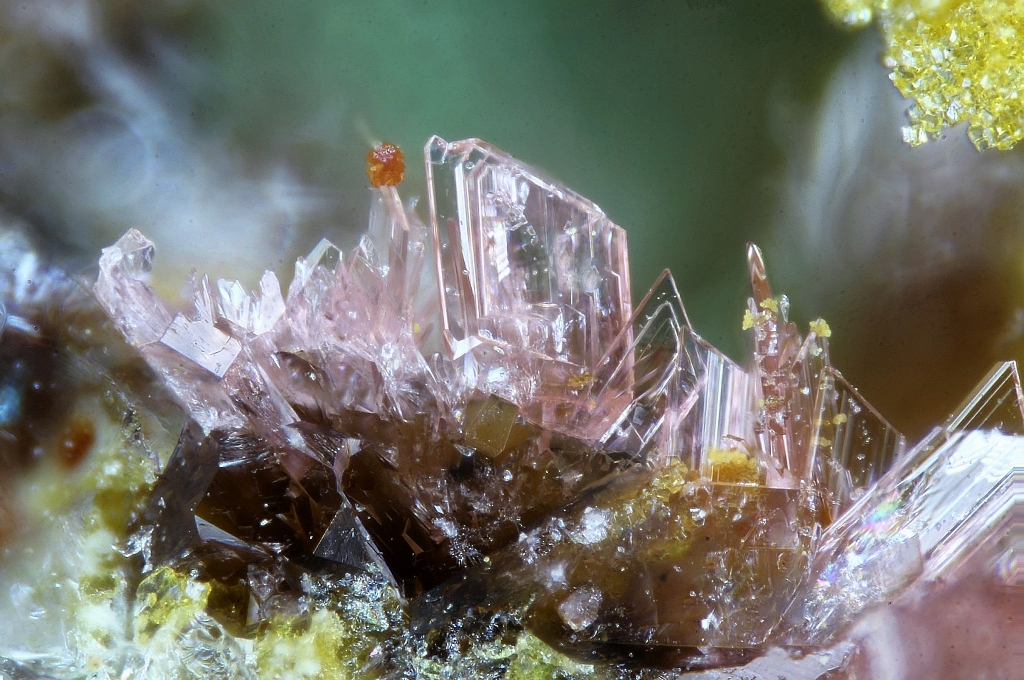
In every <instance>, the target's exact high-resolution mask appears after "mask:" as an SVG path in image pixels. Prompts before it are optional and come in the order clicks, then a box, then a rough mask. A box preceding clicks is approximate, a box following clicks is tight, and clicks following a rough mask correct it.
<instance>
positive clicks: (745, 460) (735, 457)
mask: <svg viewBox="0 0 1024 680" xmlns="http://www.w3.org/2000/svg"><path fill="white" fill-rule="evenodd" d="M708 464H709V465H710V466H711V479H712V480H714V481H716V482H726V483H730V484H758V483H760V481H761V468H760V466H759V465H758V464H757V460H756V459H755V458H754V457H753V456H749V455H747V453H746V452H744V451H735V450H724V449H711V450H710V451H708Z"/></svg>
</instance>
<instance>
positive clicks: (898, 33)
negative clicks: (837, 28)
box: [824, 0, 1024, 149]
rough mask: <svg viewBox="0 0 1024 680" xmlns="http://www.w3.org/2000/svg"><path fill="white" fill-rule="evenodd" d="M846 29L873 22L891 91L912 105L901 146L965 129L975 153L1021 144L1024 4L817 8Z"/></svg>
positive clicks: (859, 1)
mask: <svg viewBox="0 0 1024 680" xmlns="http://www.w3.org/2000/svg"><path fill="white" fill-rule="evenodd" d="M824 3H825V6H826V8H827V9H828V10H829V11H830V12H831V13H832V15H833V16H834V17H835V18H836V19H838V20H840V21H842V22H844V23H846V24H848V25H851V26H860V25H864V24H867V23H868V22H870V21H871V19H872V18H875V19H877V21H878V24H879V26H880V28H881V30H882V33H883V35H884V40H885V44H886V47H885V62H886V65H887V66H889V68H891V69H892V73H891V74H890V78H891V79H892V81H893V83H894V84H895V85H896V87H897V89H899V91H900V92H901V93H902V94H903V95H904V96H905V97H908V98H910V99H913V100H914V103H913V105H912V106H911V107H910V110H909V111H908V115H909V117H910V125H908V126H906V127H905V128H903V139H904V140H905V141H906V142H908V143H909V144H911V145H914V146H916V145H918V144H922V143H923V142H925V141H927V140H928V139H929V137H935V136H938V135H940V134H941V133H942V131H943V130H944V129H945V128H947V127H950V126H953V125H957V124H959V123H964V122H966V123H967V134H968V136H969V137H970V139H971V141H972V142H973V143H974V145H975V146H976V147H977V148H978V149H988V148H996V149H1010V148H1012V147H1013V146H1014V145H1015V144H1016V143H1017V142H1018V141H1019V140H1020V139H1021V138H1022V137H1024V102H1022V101H1021V97H1020V91H1021V85H1022V84H1024V53H1022V52H1021V48H1020V39H1021V36H1024V2H1020V1H1019V0H902V1H901V0H824Z"/></svg>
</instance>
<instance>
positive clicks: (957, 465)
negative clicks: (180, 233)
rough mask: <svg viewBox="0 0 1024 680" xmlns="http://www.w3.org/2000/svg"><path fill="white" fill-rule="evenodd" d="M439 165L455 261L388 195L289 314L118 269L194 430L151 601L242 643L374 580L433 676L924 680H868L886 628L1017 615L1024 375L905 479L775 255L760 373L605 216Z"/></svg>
mask: <svg viewBox="0 0 1024 680" xmlns="http://www.w3.org/2000/svg"><path fill="white" fill-rule="evenodd" d="M425 153H426V164H427V172H428V179H429V181H430V191H429V197H430V213H431V215H430V223H431V224H432V226H433V242H432V244H431V238H430V235H429V234H428V230H427V229H426V227H425V226H424V224H423V223H422V222H421V221H420V220H419V219H418V217H417V216H416V213H415V212H414V211H413V210H412V209H411V208H410V207H408V206H405V205H403V204H402V202H401V199H400V198H399V195H398V192H397V189H396V188H395V187H392V186H383V187H381V188H380V189H379V190H377V191H376V192H375V204H374V208H373V211H372V214H371V227H370V233H369V234H368V235H367V236H366V237H364V239H363V240H362V241H361V242H360V244H359V246H358V247H357V248H355V249H354V250H353V251H352V252H350V253H349V254H348V255H347V256H343V255H342V253H341V252H340V251H339V250H338V249H337V248H335V247H334V246H332V245H330V244H329V243H327V242H322V243H321V244H320V245H319V246H318V247H317V248H316V249H315V250H314V252H313V253H312V254H311V255H310V256H309V257H307V258H304V259H301V260H299V262H298V263H297V264H296V272H295V276H294V279H293V281H292V283H291V285H290V287H289V289H288V292H287V295H282V293H281V291H280V288H279V286H278V283H277V279H276V277H275V276H274V275H273V274H272V273H269V272H268V273H267V274H265V275H264V277H263V279H262V280H261V283H260V291H259V293H258V294H252V295H249V294H246V293H245V292H244V290H243V289H242V287H241V285H239V284H237V283H228V282H224V281H220V282H218V283H217V284H215V285H211V284H210V283H209V281H208V279H206V278H205V277H203V278H198V277H195V276H193V277H192V280H191V284H190V285H191V290H192V295H191V301H190V304H189V306H188V307H187V308H186V309H183V310H173V309H171V308H170V307H169V306H167V305H166V304H165V303H163V302H162V301H160V300H159V299H158V298H157V297H156V296H155V294H154V293H153V291H152V290H151V289H150V288H149V287H148V285H147V284H146V277H147V276H148V273H149V269H150V266H151V261H152V253H153V245H152V243H150V242H149V241H147V240H146V239H145V237H143V236H142V235H141V234H139V233H138V232H135V231H132V232H129V233H128V234H126V235H125V236H124V237H123V238H122V239H121V241H119V242H118V243H117V244H115V245H114V246H112V247H111V248H108V249H106V250H105V251H104V254H103V257H102V258H101V263H100V264H101V271H100V277H99V280H98V281H97V283H96V285H95V288H94V290H95V294H96V297H97V299H98V300H99V301H100V303H101V304H102V305H103V307H104V308H105V310H106V311H107V313H108V314H109V315H110V317H111V319H113V320H114V322H115V323H116V324H117V325H118V327H119V328H120V329H121V331H122V332H123V333H124V335H125V337H126V338H127V339H128V340H129V342H130V343H131V344H132V345H134V346H135V347H136V348H137V349H138V350H139V352H140V353H141V354H142V356H143V357H144V358H145V359H146V361H147V362H148V363H149V364H150V366H151V367H152V368H153V369H154V370H155V371H156V372H157V373H158V374H159V375H160V376H161V377H162V378H163V380H164V382H165V383H166V385H167V386H168V387H169V388H170V390H171V391H172V393H173V394H174V395H175V397H176V399H177V401H178V403H179V404H180V405H181V406H182V407H183V408H184V409H185V411H186V412H187V413H188V415H189V416H190V417H191V419H192V421H193V422H192V423H190V424H188V425H186V427H185V429H184V431H183V432H182V435H181V441H180V442H179V447H178V449H177V450H176V452H175V453H174V455H173V456H172V457H171V459H170V462H169V463H168V464H167V466H166V468H165V469H164V470H163V473H162V476H161V478H160V480H159V481H158V482H157V485H156V487H155V489H154V492H153V495H152V498H151V500H150V503H149V506H148V507H147V510H146V512H145V516H144V517H143V518H142V521H141V522H140V526H139V528H138V531H137V533H136V535H135V539H134V540H133V550H134V551H135V552H137V553H139V554H141V555H142V556H143V558H144V561H145V565H146V566H145V571H146V573H151V572H152V573H154V574H158V573H162V572H160V569H164V568H167V567H170V568H172V569H175V570H178V571H179V572H182V571H186V572H189V573H193V574H195V575H196V576H195V578H196V579H199V580H200V581H201V582H203V583H204V584H208V585H209V587H210V588H211V590H210V593H211V595H210V598H209V599H208V603H209V604H208V607H209V608H211V611H213V613H214V614H215V615H216V616H217V617H219V618H218V621H221V622H222V623H223V625H225V626H226V627H227V628H228V629H229V630H231V631H234V632H235V633H237V634H238V635H243V636H252V635H257V636H258V635H259V634H260V631H262V630H266V629H267V626H268V625H272V623H269V622H272V621H273V620H275V619H274V617H276V616H281V615H282V612H283V613H284V614H289V613H290V614H295V613H296V612H298V611H300V610H301V609H302V606H303V605H302V604H301V603H302V602H304V601H305V600H303V598H304V597H306V593H308V589H309V586H308V583H310V579H313V578H316V577H317V575H318V574H323V573H330V572H332V570H334V571H336V570H339V569H340V570H342V571H345V570H349V571H352V570H354V571H356V572H359V571H365V572H366V573H376V570H377V569H380V570H382V571H383V573H384V574H386V576H387V578H388V579H390V581H391V583H392V584H393V585H394V586H395V587H397V592H398V593H399V594H400V595H401V596H402V597H403V598H404V600H403V601H404V604H405V606H406V608H407V611H408V613H409V615H410V621H411V627H410V635H412V639H413V640H415V641H418V642H415V645H418V647H417V649H419V650H421V652H422V654H425V655H426V657H421V658H426V659H429V663H430V664H437V663H442V662H443V663H449V662H451V663H455V661H453V659H458V658H461V657H460V656H459V655H466V654H470V652H469V651H468V650H471V649H473V647H474V645H483V646H485V647H486V648H487V649H491V647H489V646H487V645H493V644H497V642H496V640H497V639H499V638H500V639H505V638H506V637H507V636H510V635H511V636H513V637H514V636H516V635H520V634H524V635H525V633H523V631H524V630H528V631H529V634H530V635H535V636H537V637H539V638H540V639H541V640H543V641H545V642H546V643H547V644H549V645H551V646H552V647H555V648H558V649H559V650H561V651H562V652H565V653H567V654H570V655H573V656H575V657H577V658H582V659H584V660H585V661H586V662H587V663H595V664H597V663H604V661H602V660H603V659H606V658H607V659H611V660H613V661H615V662H616V663H621V662H626V663H627V664H634V665H641V666H668V667H672V668H678V669H702V668H703V669H712V668H716V667H730V666H738V665H743V664H746V666H745V670H744V671H743V673H745V675H744V677H777V676H778V675H779V674H780V673H784V674H785V675H786V676H787V677H807V678H812V677H819V676H822V674H824V673H833V675H831V676H829V677H844V676H843V675H842V674H843V673H847V672H853V671H852V670H851V669H855V668H858V664H860V666H859V667H861V668H868V669H869V670H860V671H857V672H859V673H860V675H857V676H856V677H918V676H915V675H913V674H912V673H910V674H905V675H903V676H896V675H890V676H886V675H884V674H882V675H879V674H878V673H879V671H876V670H871V669H874V668H876V667H878V668H881V667H882V666H878V665H877V664H883V663H884V661H880V660H879V659H880V658H881V657H878V654H880V653H881V652H880V651H879V649H880V647H879V643H878V642H877V640H879V639H886V638H885V636H884V635H883V636H882V637H881V638H879V637H878V636H877V630H878V629H877V625H876V623H872V622H875V621H877V618H878V612H879V611H880V608H881V607H893V608H892V609H889V610H888V611H889V616H890V617H897V618H898V617H899V616H903V615H904V614H905V616H904V619H906V620H908V621H909V620H913V623H908V624H906V627H905V629H904V632H905V634H906V635H908V636H910V635H911V634H913V635H914V636H916V637H914V640H918V641H919V640H922V639H925V638H926V637H927V631H926V630H924V629H926V628H927V627H928V626H929V625H932V624H933V621H931V619H930V617H927V616H920V615H919V614H917V613H915V612H918V611H919V609H920V608H921V607H927V606H932V605H930V604H929V603H931V602H933V601H934V598H937V597H938V598H941V597H942V594H941V593H942V589H947V590H950V589H952V591H955V592H960V593H961V594H962V595H963V597H965V598H967V599H968V600H970V598H972V597H973V598H982V599H984V598H985V597H989V595H988V594H987V593H988V592H989V591H987V590H985V589H986V588H997V589H1003V591H1005V592H1006V593H1008V594H1007V595H1006V596H1005V597H1004V598H1003V602H1004V604H1005V603H1011V604H1008V605H1007V606H1014V605H1012V603H1013V602H1019V601H1020V597H1021V587H1022V581H1024V576H1022V575H1021V574H1022V571H1021V567H1020V564H1021V554H1022V553H1021V551H1022V550H1024V535H1022V529H1021V527H1022V516H1024V511H1022V503H1024V496H1022V493H1024V488H1022V486H1024V482H1022V475H1024V453H1022V452H1024V415H1022V411H1021V400H1020V384H1019V379H1018V375H1017V371H1016V367H1015V366H1014V365H1013V364H1006V365H1003V366H1000V367H997V368H996V369H995V370H994V371H993V373H992V374H991V375H990V376H989V377H988V378H987V379H986V380H985V381H984V382H983V384H982V386H981V387H980V388H979V391H978V392H977V394H975V395H974V396H973V397H971V398H970V399H969V400H968V402H967V404H965V406H964V408H963V409H962V411H961V412H960V413H958V414H957V415H956V416H954V417H953V418H951V419H950V420H949V421H948V422H947V423H946V425H945V426H943V427H941V428H938V429H936V430H935V432H933V433H932V434H931V435H929V437H927V438H926V439H925V440H924V441H923V442H922V443H920V444H918V445H917V446H916V447H914V448H912V449H910V450H909V451H905V448H906V447H905V441H904V438H903V436H902V435H901V434H900V433H899V432H897V431H896V430H895V429H894V428H893V427H892V426H891V425H890V424H889V423H887V422H886V421H885V419H884V418H883V417H882V416H881V415H879V414H878V412H877V411H876V410H875V409H873V408H872V407H871V405H870V404H869V403H868V402H867V401H866V400H865V399H864V398H863V397H862V396H861V395H860V394H859V393H858V392H857V391H856V390H855V389H854V388H853V387H852V386H850V385H849V384H848V383H847V382H846V380H845V379H844V378H843V377H842V375H841V374H840V373H839V372H838V371H837V370H836V369H835V368H834V367H833V366H832V365H831V363H830V361H829V345H828V343H829V340H828V338H829V335H830V331H829V329H828V326H827V324H825V323H824V322H823V321H821V320H818V321H815V322H813V323H812V324H811V329H810V331H809V332H808V333H807V335H806V336H804V337H801V335H800V334H799V332H798V331H797V328H796V326H795V324H794V323H793V322H791V321H790V319H789V316H788V310H789V301H788V299H787V298H786V297H785V296H776V295H775V294H773V292H772V290H771V287H770V285H769V282H768V278H767V274H766V270H765V265H764V262H763V259H762V256H761V253H760V251H759V250H758V249H757V248H756V247H755V246H752V245H751V246H750V247H749V249H748V253H747V258H748V263H749V271H750V279H751V285H752V296H751V298H750V300H749V302H748V308H747V310H746V314H745V317H744V322H743V323H744V327H745V328H747V329H749V330H751V331H752V334H753V348H754V353H753V359H752V361H751V363H750V365H749V366H748V367H747V368H744V367H742V366H740V365H738V364H736V363H734V362H733V361H732V360H730V359H729V358H728V357H726V356H725V355H723V354H722V353H721V352H719V351H717V350H716V349H715V348H713V347H712V346H711V345H709V344H708V343H707V342H706V341H705V340H703V339H702V338H701V337H700V336H699V335H698V334H697V333H696V332H695V331H694V329H693V328H692V327H691V325H690V322H689V320H688V318H687V315H686V312H685V309H684V307H683V304H682V301H681V298H680V296H679V293H678V291H677V289H676V286H675V283H674V281H673V279H672V277H671V275H670V274H669V273H668V272H665V273H664V274H662V276H661V277H659V279H658V281H657V282H656V283H655V284H654V286H653V287H652V288H651V291H650V292H649V293H648V294H647V295H646V296H645V297H644V299H643V300H642V301H641V302H640V303H639V304H638V305H637V306H636V307H635V309H634V308H632V307H631V305H630V302H629V299H628V297H627V296H628V290H629V276H628V268H627V265H626V263H627V256H626V248H625V234H624V232H623V231H622V229H621V228H619V227H617V226H615V225H614V224H612V223H611V222H610V221H609V220H608V219H607V218H606V217H605V216H604V214H603V213H601V211H600V210H599V209H598V208H597V207H596V206H594V205H593V204H592V203H590V202H589V201H587V200H586V199H583V198H582V197H579V196H578V195H576V194H574V193H573V192H571V191H570V190H568V189H566V188H565V187H562V186H560V185H558V184H557V183H554V182H552V181H550V180H546V179H543V178H542V177H541V175H540V174H539V173H538V172H536V171H535V170H533V169H531V168H529V167H527V166H525V165H523V164H521V163H519V162H518V161H516V160H515V159H513V158H511V157H509V156H507V155H506V154H504V153H502V152H500V151H498V150H497V149H494V148H493V147H490V146H488V145H486V144H484V143H482V142H480V141H478V140H467V141H462V142H454V143H448V142H444V141H443V140H440V139H439V138H434V139H432V140H430V141H429V142H428V144H427V147H426V150H425ZM431 246H432V247H433V252H434V255H435V257H434V258H433V261H431V260H430V258H428V257H427V252H428V250H429V249H430V248H431ZM431 272H433V273H435V274H436V277H437V282H436V283H437V286H436V289H434V288H433V287H431V286H430V285H429V284H428V283H427V280H428V279H429V276H430V274H431ZM972 579H973V580H972ZM958 584H959V585H958ZM972 584H973V585H972ZM957 588H960V590H959V591H957ZM1003 591H1000V592H1003ZM937 593H938V594H937ZM908 598H909V599H908ZM1014 598H1016V600H1015V599H1014ZM972 602H973V600H972ZM890 603H895V604H890ZM964 606H965V607H968V606H973V605H969V604H965V605H964ZM979 606H980V605H979ZM901 607H902V609H901ZM915 607H917V608H918V609H914V608H915ZM1017 611H1020V612H1024V609H1018V610H1017ZM290 614H289V615H290ZM915 617H916V618H915ZM900 620H901V621H902V620H903V619H900ZM1021 620H1024V616H1022V617H1020V618H1018V619H1017V621H1018V623H1017V624H1015V625H1018V626H1019V625H1020V624H1019V621H1021ZM865 626H867V628H865ZM872 626H876V627H875V628H872ZM914 626H917V628H921V629H922V630H917V629H916V628H914ZM912 630H913V631H914V632H913V633H911V632H910V631H912ZM936 630H937V629H936ZM873 634H874V635H875V637H872V635H873ZM503 636H504V637H503ZM889 637H891V636H889ZM908 639H909V638H908ZM1016 639H1021V638H1020V637H1018V638H1016ZM872 640H874V642H870V641H872ZM869 642H870V643H869ZM907 644H908V645H909V644H910V643H909V642H908V643H907ZM915 644H916V643H915ZM460 650H461V651H460ZM783 650H788V651H783ZM1007 650H1009V648H1008V647H1007V648H1004V650H1003V651H1000V652H999V653H993V654H990V655H988V656H986V657H985V663H989V664H990V666H991V668H993V669H996V671H995V672H996V674H995V675H993V677H1004V676H1005V677H1009V676H1008V675H1005V674H1004V676H1000V675H999V674H998V669H1000V668H1003V667H1004V666H1000V665H999V664H1004V665H1005V664H1009V663H1010V662H1011V660H1012V658H1013V656H1012V655H1013V654H1015V653H1016V652H1015V651H1012V650H1010V651H1007ZM392 653H394V654H398V652H395V651H394V650H392ZM551 653H552V654H554V653H555V652H553V651H552V652H551ZM810 653H813V655H815V657H814V658H815V659H816V660H815V661H813V662H807V661H806V659H807V658H808V654H810ZM819 655H820V656H819ZM873 655H874V656H873ZM887 658H888V657H887ZM908 658H909V657H908ZM818 659H820V660H821V662H820V663H819V661H818ZM392 662H393V663H392ZM382 663H383V666H379V668H384V667H389V666H388V663H392V665H394V664H397V663H398V661H397V660H395V659H391V660H390V661H388V662H386V663H385V662H382ZM418 663H419V662H418ZM423 663H428V662H427V661H423ZM814 664H817V666H815V665H814ZM864 664H867V665H866V666H865V665H864ZM872 664H875V665H872ZM993 664H994V665H993ZM399 665H400V664H399ZM376 667H377V666H375V668H376ZM396 667H397V666H396ZM1006 667H1007V668H1008V667H1009V666H1006ZM609 668H611V667H609ZM382 672H383V671H382ZM468 672H469V671H467V673H468ZM623 672H625V671H623ZM708 672H709V673H711V674H712V675H711V677H729V676H728V673H730V672H732V671H725V670H723V671H721V675H714V674H715V673H719V671H708ZM737 672H739V671H737ZM609 673H611V671H609ZM908 673H909V671H908ZM835 674H840V675H835ZM865 674H867V675H865ZM469 677H472V675H470V676H469ZM849 677H853V676H852V675H851V676H849ZM936 677H938V676H936Z"/></svg>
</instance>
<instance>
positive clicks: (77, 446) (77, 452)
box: [57, 416, 96, 469]
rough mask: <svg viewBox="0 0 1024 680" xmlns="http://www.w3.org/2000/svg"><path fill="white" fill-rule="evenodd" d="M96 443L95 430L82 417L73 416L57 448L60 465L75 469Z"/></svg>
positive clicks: (90, 423) (89, 422)
mask: <svg viewBox="0 0 1024 680" xmlns="http://www.w3.org/2000/svg"><path fill="white" fill-rule="evenodd" d="M95 441H96V428H95V427H94V426H93V424H92V422H91V421H89V420H88V419H86V418H84V417H82V416H73V417H72V418H71V420H70V421H69V422H68V424H67V425H66V426H65V427H64V431H63V432H62V433H61V437H60V442H59V443H58V446H57V455H58V457H59V460H60V464H61V465H63V466H64V467H65V468H68V469H71V468H74V467H77V466H78V464H79V463H81V462H82V460H83V459H84V458H85V456H86V454H87V453H89V449H91V448H92V445H93V443H94V442H95Z"/></svg>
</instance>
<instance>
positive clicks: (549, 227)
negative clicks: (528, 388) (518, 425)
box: [426, 137, 630, 418]
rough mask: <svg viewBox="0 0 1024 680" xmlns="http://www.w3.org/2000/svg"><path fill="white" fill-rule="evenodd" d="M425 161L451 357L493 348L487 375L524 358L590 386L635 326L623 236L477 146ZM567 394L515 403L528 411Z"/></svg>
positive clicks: (513, 163)
mask: <svg viewBox="0 0 1024 680" xmlns="http://www.w3.org/2000/svg"><path fill="white" fill-rule="evenodd" d="M426 160H427V177H428V181H429V185H430V186H429V197H430V210H431V221H432V224H433V227H434V238H435V247H436V253H437V267H438V272H439V277H438V278H439V284H440V290H441V304H442V312H443V314H442V315H443V322H444V328H445V337H446V340H447V342H448V346H449V348H450V350H451V352H452V354H453V356H454V357H455V358H459V357H462V356H463V355H465V354H466V353H468V352H471V351H472V350H473V349H474V348H475V347H477V346H479V345H481V344H488V345H493V346H496V347H498V348H499V349H500V351H499V353H498V354H497V355H494V354H486V355H484V356H485V357H486V358H485V359H484V362H485V364H487V366H485V368H484V370H487V369H489V368H491V367H493V366H494V364H498V363H501V360H500V358H499V357H504V356H507V354H506V352H507V351H510V352H513V353H517V352H526V353H529V354H532V355H535V356H536V357H539V358H540V359H542V360H547V361H551V362H558V363H560V364H564V365H565V370H562V371H560V372H558V375H559V376H560V377H561V379H562V380H563V381H565V380H573V379H576V380H578V381H579V380H583V381H586V380H587V379H588V376H590V375H592V374H593V373H594V372H595V370H596V368H597V365H598V362H599V361H600V360H601V359H602V357H604V355H605V353H606V352H607V350H608V349H609V347H610V346H611V344H612V342H613V341H614V340H615V338H616V336H618V334H619V332H620V331H621V330H622V329H623V328H624V327H625V325H626V321H627V320H628V319H629V316H630V298H629V295H630V288H629V262H628V258H627V253H626V233H625V231H623V230H622V229H621V228H620V227H618V226H616V225H615V224H613V223H612V222H611V220H609V219H608V218H607V217H606V216H605V214H604V213H603V212H602V211H601V209H600V208H598V207H597V206H596V205H594V204H593V203H591V202H590V201H588V200H587V199H585V198H583V197H582V196H579V195H578V194H576V193H575V192H573V191H571V190H570V189H567V188H566V187H564V186H562V185H560V184H557V183H555V182H552V181H549V180H547V179H544V178H543V176H542V175H541V174H540V173H539V172H537V171H536V170H534V169H532V168H530V167H529V166H527V165H525V164H523V163H521V162H520V161H518V160H516V159H514V158H512V157H511V156H509V155H507V154H505V153H503V152H501V151H500V150H498V149H495V148H494V147H492V146H490V145H489V144H486V143H484V142H482V141H480V140H477V139H468V140H464V141H460V142H451V143H449V142H446V141H444V140H443V139H441V138H439V137H434V138H432V139H431V140H430V141H429V142H428V143H427V147H426ZM556 380H557V379H556ZM559 387H563V388H564V386H557V385H550V384H549V385H541V386H539V387H538V388H537V389H536V390H534V392H535V394H527V395H511V394H510V395H508V396H512V397H516V396H518V398H514V399H513V400H514V401H517V402H519V403H520V405H522V406H525V405H526V404H524V403H523V401H524V400H525V399H532V398H539V399H543V398H545V397H547V396H549V395H550V394H551V393H552V392H556V391H559ZM566 398H571V396H570V395H568V394H567V395H566ZM542 418H543V417H542Z"/></svg>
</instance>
